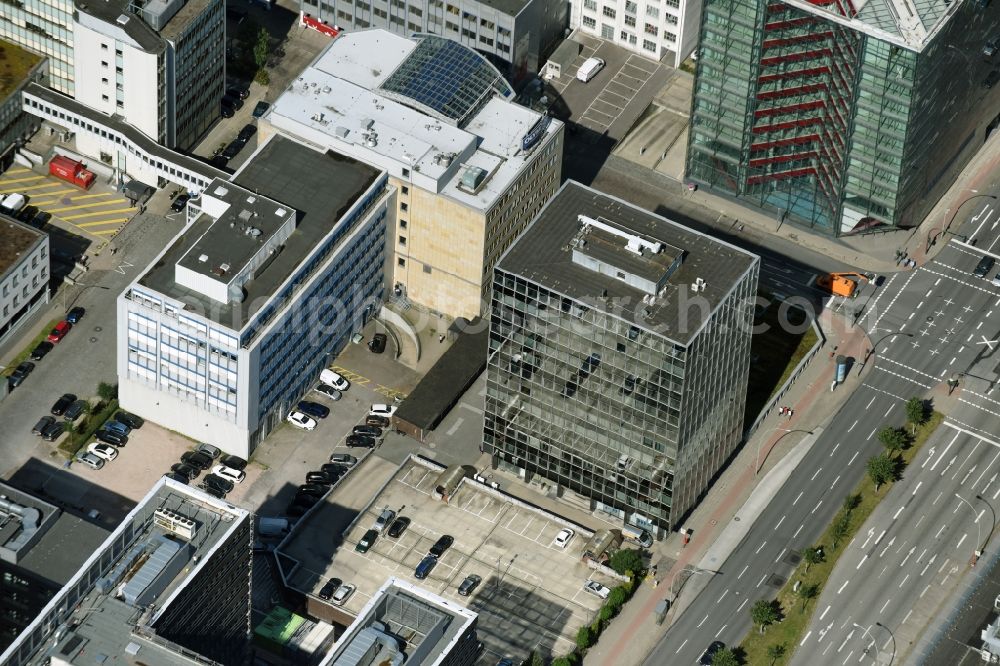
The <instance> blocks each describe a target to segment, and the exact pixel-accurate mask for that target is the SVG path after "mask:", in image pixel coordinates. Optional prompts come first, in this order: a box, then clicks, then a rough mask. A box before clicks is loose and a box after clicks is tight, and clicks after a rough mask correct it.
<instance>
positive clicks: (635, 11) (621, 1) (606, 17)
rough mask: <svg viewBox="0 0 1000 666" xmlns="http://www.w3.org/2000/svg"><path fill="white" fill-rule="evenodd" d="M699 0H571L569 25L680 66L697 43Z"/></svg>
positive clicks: (699, 27) (647, 55) (650, 56)
mask: <svg viewBox="0 0 1000 666" xmlns="http://www.w3.org/2000/svg"><path fill="white" fill-rule="evenodd" d="M701 5H702V0H573V2H572V3H571V5H570V26H571V27H572V28H573V29H574V30H575V29H579V30H580V31H581V32H584V33H586V34H588V35H594V36H595V37H600V38H601V39H605V40H607V41H609V42H612V43H614V44H617V45H618V46H622V47H624V48H627V49H629V50H630V51H634V52H636V53H638V54H639V55H642V56H645V57H647V58H651V59H653V60H664V61H665V62H666V63H667V64H668V65H670V66H672V67H677V66H679V65H680V64H681V63H682V62H684V60H685V59H687V57H688V56H690V55H691V53H692V52H693V51H694V50H695V48H696V47H697V46H698V32H699V30H700V29H701V25H700V23H701Z"/></svg>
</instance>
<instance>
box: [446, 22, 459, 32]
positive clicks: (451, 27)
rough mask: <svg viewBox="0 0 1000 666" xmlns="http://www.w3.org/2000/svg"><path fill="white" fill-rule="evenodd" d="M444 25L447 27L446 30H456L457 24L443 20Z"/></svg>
mask: <svg viewBox="0 0 1000 666" xmlns="http://www.w3.org/2000/svg"><path fill="white" fill-rule="evenodd" d="M444 27H445V28H447V29H448V30H451V31H452V32H458V24H457V23H452V22H451V21H445V22H444Z"/></svg>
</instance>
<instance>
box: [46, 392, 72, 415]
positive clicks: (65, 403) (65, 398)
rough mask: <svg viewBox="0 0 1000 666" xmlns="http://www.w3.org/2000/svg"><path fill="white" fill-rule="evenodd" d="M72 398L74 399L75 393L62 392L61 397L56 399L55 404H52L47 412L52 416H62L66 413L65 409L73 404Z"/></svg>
mask: <svg viewBox="0 0 1000 666" xmlns="http://www.w3.org/2000/svg"><path fill="white" fill-rule="evenodd" d="M74 400H76V396H75V395H73V394H72V393H64V394H63V395H62V397H60V398H59V399H58V400H56V402H55V404H54V405H52V409H51V410H49V413H51V414H52V416H62V415H63V414H65V413H66V410H67V409H69V406H70V405H72V404H73V401H74Z"/></svg>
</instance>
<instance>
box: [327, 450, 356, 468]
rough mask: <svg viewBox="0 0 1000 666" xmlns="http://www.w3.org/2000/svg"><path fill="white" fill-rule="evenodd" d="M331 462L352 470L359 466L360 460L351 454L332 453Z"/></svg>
mask: <svg viewBox="0 0 1000 666" xmlns="http://www.w3.org/2000/svg"><path fill="white" fill-rule="evenodd" d="M330 462H332V463H336V464H338V465H345V466H346V467H348V468H350V467H354V466H355V465H357V464H358V459H357V458H355V457H354V456H352V455H351V454H350V453H331V454H330Z"/></svg>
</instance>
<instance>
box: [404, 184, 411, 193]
mask: <svg viewBox="0 0 1000 666" xmlns="http://www.w3.org/2000/svg"><path fill="white" fill-rule="evenodd" d="M409 193H410V188H409V187H407V186H406V185H403V194H409Z"/></svg>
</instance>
